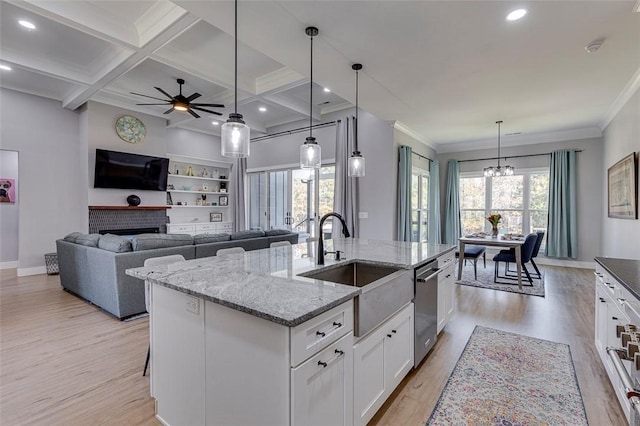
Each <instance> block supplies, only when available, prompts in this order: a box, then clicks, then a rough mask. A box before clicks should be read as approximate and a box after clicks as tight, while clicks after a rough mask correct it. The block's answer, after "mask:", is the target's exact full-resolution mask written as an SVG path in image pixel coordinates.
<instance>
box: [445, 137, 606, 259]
mask: <svg viewBox="0 0 640 426" xmlns="http://www.w3.org/2000/svg"><path fill="white" fill-rule="evenodd" d="M559 149H581V150H583V151H582V152H580V153H578V154H577V155H578V160H577V162H578V171H577V179H578V185H577V189H578V196H577V202H578V259H576V260H578V261H584V262H591V261H593V258H594V257H595V256H597V255H598V253H599V252H600V245H601V236H600V223H601V221H602V211H601V209H600V208H598V206H599V205H600V202H601V200H602V179H603V172H602V167H603V166H602V164H603V163H602V139H601V138H592V139H579V140H571V141H563V142H554V143H545V144H537V145H523V146H518V147H509V148H503V149H502V150H501V155H502V156H507V157H508V156H509V155H526V154H540V153H547V152H551V151H555V150H559ZM495 155H496V150H495V149H481V150H475V151H464V152H453V153H445V154H440V155H438V159H439V160H440V184H441V190H440V195H441V197H440V198H441V200H440V202H441V210H442V212H443V214H442V219H443V221H442V229H443V230H444V219H445V218H444V211H445V205H444V197H445V194H446V184H447V181H446V176H447V174H446V173H447V161H449V160H450V159H456V160H468V159H474V158H488V157H495ZM495 164H496V160H491V161H472V162H466V163H460V172H472V171H480V170H483V169H484V168H485V167H488V166H495ZM502 164H503V165H504V164H505V163H502ZM507 164H509V165H511V166H513V167H515V168H516V171H517V170H518V169H527V168H535V167H542V166H547V167H548V166H549V157H548V156H538V157H527V158H513V159H509V160H508V161H507Z"/></svg>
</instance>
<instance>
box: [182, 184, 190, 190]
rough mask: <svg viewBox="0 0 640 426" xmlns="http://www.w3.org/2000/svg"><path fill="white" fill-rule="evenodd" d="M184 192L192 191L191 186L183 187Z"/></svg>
mask: <svg viewBox="0 0 640 426" xmlns="http://www.w3.org/2000/svg"><path fill="white" fill-rule="evenodd" d="M182 190H183V191H191V185H182Z"/></svg>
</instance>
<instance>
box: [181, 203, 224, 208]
mask: <svg viewBox="0 0 640 426" xmlns="http://www.w3.org/2000/svg"><path fill="white" fill-rule="evenodd" d="M171 207H173V208H174V209H216V208H218V207H221V208H227V207H229V206H178V205H175V204H174V205H173V206H171Z"/></svg>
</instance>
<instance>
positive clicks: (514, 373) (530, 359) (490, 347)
mask: <svg viewBox="0 0 640 426" xmlns="http://www.w3.org/2000/svg"><path fill="white" fill-rule="evenodd" d="M587 424H588V422H587V416H586V413H585V409H584V403H583V402H582V395H581V394H580V388H579V386H578V381H577V379H576V373H575V370H574V367H573V360H572V359H571V351H570V349H569V346H568V345H565V344H562V343H555V342H550V341H548V340H540V339H534V338H532V337H526V336H522V335H520V334H514V333H507V332H505V331H500V330H495V329H493V328H486V327H481V326H476V329H475V330H474V331H473V334H471V337H470V338H469V342H467V346H466V347H465V349H464V351H463V352H462V355H461V356H460V359H459V360H458V363H457V364H456V367H455V369H454V370H453V373H452V374H451V377H449V381H448V382H447V385H446V386H445V388H444V390H443V391H442V394H441V395H440V399H439V400H438V404H437V405H436V408H435V409H434V410H433V413H431V417H429V421H427V426H436V425H447V426H449V425H496V426H497V425H505V426H506V425H509V426H520V425H567V426H569V425H570V426H577V425H587Z"/></svg>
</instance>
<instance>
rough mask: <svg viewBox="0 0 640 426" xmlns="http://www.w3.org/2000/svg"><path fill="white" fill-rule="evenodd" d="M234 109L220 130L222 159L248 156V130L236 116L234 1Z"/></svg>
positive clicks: (236, 19) (236, 84)
mask: <svg viewBox="0 0 640 426" xmlns="http://www.w3.org/2000/svg"><path fill="white" fill-rule="evenodd" d="M234 38H235V87H234V90H235V107H234V112H232V113H230V114H229V119H228V120H227V122H226V123H224V124H223V125H222V127H221V129H220V131H221V134H220V138H221V148H222V155H223V156H224V157H233V158H244V157H248V156H249V138H250V129H249V126H247V125H246V124H245V123H244V120H243V119H242V114H238V0H236V1H235V35H234Z"/></svg>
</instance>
